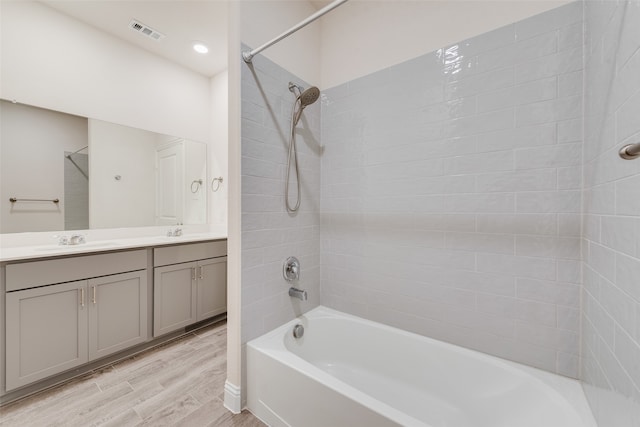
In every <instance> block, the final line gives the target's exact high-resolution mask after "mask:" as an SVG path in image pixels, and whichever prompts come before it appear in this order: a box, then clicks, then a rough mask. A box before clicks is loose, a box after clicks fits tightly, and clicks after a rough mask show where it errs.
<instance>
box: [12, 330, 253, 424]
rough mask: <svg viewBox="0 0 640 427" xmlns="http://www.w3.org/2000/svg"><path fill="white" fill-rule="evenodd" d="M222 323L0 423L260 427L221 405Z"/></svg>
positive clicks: (27, 403) (53, 392)
mask: <svg viewBox="0 0 640 427" xmlns="http://www.w3.org/2000/svg"><path fill="white" fill-rule="evenodd" d="M226 333H227V327H226V323H225V322H219V323H217V324H215V325H212V326H209V327H206V328H203V329H200V330H198V331H194V332H191V333H189V334H187V335H186V336H184V337H181V338H180V339H178V340H175V341H172V342H170V343H167V344H165V345H163V346H161V347H158V348H155V349H151V350H148V351H146V352H144V353H141V354H138V355H136V356H134V357H132V358H130V359H127V360H124V361H121V362H118V363H114V364H112V365H109V366H106V367H104V368H102V369H100V370H99V371H95V372H91V373H89V374H87V375H85V376H83V377H81V378H77V379H74V380H72V381H71V382H68V383H66V384H63V385H60V386H58V387H55V388H53V389H50V390H46V391H44V392H41V393H38V394H36V395H33V396H30V397H28V398H25V399H22V400H20V401H17V402H14V403H12V404H9V405H7V406H4V407H1V408H0V426H2V427H8V426H11V427H13V426H29V427H38V426H47V427H48V426H64V427H71V426H83V427H84V426H117V427H122V426H185V427H201V426H202V427H204V426H223V427H226V426H237V427H253V426H264V424H263V423H262V422H260V421H259V420H258V419H257V418H255V417H254V416H253V415H252V414H251V413H249V412H246V411H244V412H242V413H241V414H238V415H234V414H232V413H230V412H229V411H227V410H226V409H225V408H224V407H223V406H222V398H223V389H224V381H225V378H226V365H227V364H226Z"/></svg>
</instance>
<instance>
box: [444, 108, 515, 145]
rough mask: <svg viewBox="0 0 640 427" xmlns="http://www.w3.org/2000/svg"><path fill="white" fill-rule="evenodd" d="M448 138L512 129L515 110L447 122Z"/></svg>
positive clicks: (446, 133)
mask: <svg viewBox="0 0 640 427" xmlns="http://www.w3.org/2000/svg"><path fill="white" fill-rule="evenodd" d="M444 124H445V131H444V133H445V135H446V136H447V137H450V138H451V137H461V136H468V135H473V134H479V133H483V132H492V131H496V130H502V129H510V128H512V127H513V124H514V114H513V109H511V108H507V109H504V110H498V111H491V112H488V113H483V114H479V115H477V116H470V117H463V118H460V119H456V120H451V121H448V122H445V123H444Z"/></svg>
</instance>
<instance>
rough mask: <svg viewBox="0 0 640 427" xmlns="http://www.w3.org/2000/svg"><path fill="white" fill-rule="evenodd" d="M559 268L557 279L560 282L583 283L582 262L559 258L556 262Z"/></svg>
mask: <svg viewBox="0 0 640 427" xmlns="http://www.w3.org/2000/svg"><path fill="white" fill-rule="evenodd" d="M556 264H557V265H556V267H557V269H558V276H557V279H558V281H559V282H567V283H581V282H582V276H581V269H582V262H581V261H578V260H572V259H559V260H557V262H556Z"/></svg>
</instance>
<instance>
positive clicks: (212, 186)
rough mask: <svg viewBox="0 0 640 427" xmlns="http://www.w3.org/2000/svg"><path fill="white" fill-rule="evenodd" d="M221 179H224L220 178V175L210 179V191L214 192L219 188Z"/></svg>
mask: <svg viewBox="0 0 640 427" xmlns="http://www.w3.org/2000/svg"><path fill="white" fill-rule="evenodd" d="M223 181H224V180H223V179H222V177H221V176H219V177H217V178H213V180H212V181H211V191H213V192H214V193H215V192H216V191H218V190H219V189H220V186H221V185H222V182H223ZM214 186H215V187H214Z"/></svg>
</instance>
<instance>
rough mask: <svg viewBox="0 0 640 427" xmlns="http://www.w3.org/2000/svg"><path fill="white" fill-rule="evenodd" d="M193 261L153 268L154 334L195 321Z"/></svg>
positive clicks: (172, 329) (166, 331)
mask: <svg viewBox="0 0 640 427" xmlns="http://www.w3.org/2000/svg"><path fill="white" fill-rule="evenodd" d="M196 267H197V264H196V263H195V262H187V263H183V264H176V265H167V266H165V267H156V268H155V269H154V277H153V336H154V337H157V336H160V335H163V334H166V333H168V332H172V331H175V330H178V329H180V328H183V327H185V326H187V325H190V324H191V323H194V322H195V321H196Z"/></svg>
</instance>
